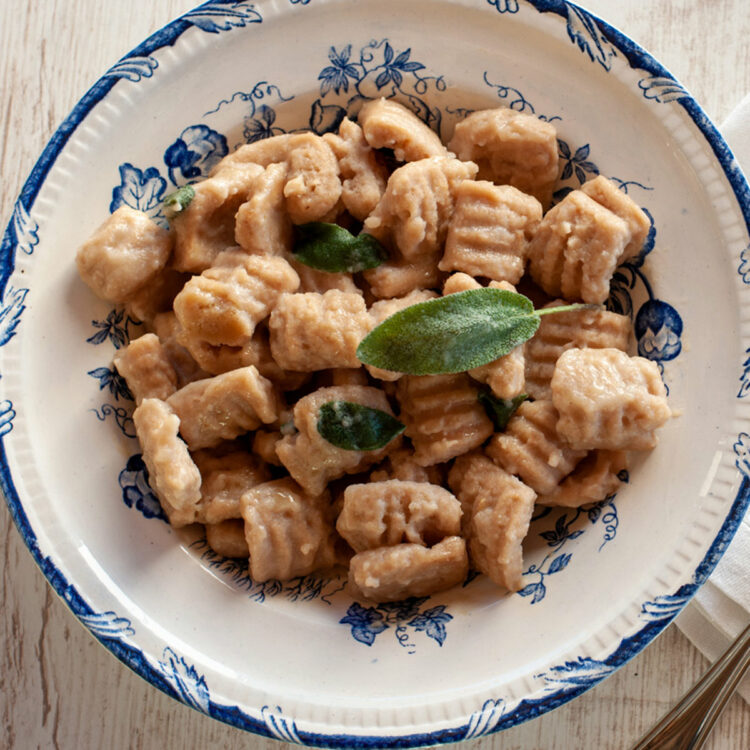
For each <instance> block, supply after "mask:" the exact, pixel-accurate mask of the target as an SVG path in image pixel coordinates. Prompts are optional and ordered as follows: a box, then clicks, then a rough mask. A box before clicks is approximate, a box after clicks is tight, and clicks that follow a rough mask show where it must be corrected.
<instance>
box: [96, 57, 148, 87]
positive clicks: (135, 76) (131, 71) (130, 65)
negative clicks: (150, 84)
mask: <svg viewBox="0 0 750 750" xmlns="http://www.w3.org/2000/svg"><path fill="white" fill-rule="evenodd" d="M158 67H159V61H158V60H156V59H155V58H153V57H149V56H146V57H137V56H135V57H126V58H124V59H122V60H120V62H118V63H115V64H114V65H113V66H112V67H111V68H110V69H109V70H108V71H107V72H106V73H105V74H104V76H103V78H126V79H127V80H128V81H132V82H133V83H137V82H138V81H140V80H141V79H142V78H151V76H152V75H153V74H154V71H155V70H156V69H157V68H158Z"/></svg>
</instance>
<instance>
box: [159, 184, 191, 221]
mask: <svg viewBox="0 0 750 750" xmlns="http://www.w3.org/2000/svg"><path fill="white" fill-rule="evenodd" d="M193 198H195V189H194V188H193V186H192V185H183V187H181V188H178V189H177V190H175V191H174V193H170V194H169V195H168V196H167V197H166V198H164V200H163V201H162V207H163V209H164V214H165V216H166V217H167V218H168V219H174V217H175V216H177V214H179V213H181V212H182V211H184V210H185V209H186V208H187V207H188V206H189V205H190V203H191V202H192V200H193Z"/></svg>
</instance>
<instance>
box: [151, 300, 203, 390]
mask: <svg viewBox="0 0 750 750" xmlns="http://www.w3.org/2000/svg"><path fill="white" fill-rule="evenodd" d="M151 328H152V329H153V331H154V333H155V334H156V335H157V336H158V337H159V341H160V342H161V345H162V347H163V349H164V353H165V354H166V355H167V359H169V362H170V364H171V365H172V367H174V371H175V373H176V374H177V387H178V389H179V388H182V387H183V386H185V385H187V384H188V383H194V382H195V381H196V380H203V378H207V377H210V375H211V373H209V372H207V371H206V370H204V369H203V368H201V366H200V365H199V364H198V363H197V362H196V361H195V359H194V358H193V355H192V354H190V352H189V351H188V350H187V349H186V348H185V347H184V346H183V345H182V344H181V343H180V342H179V336H180V331H181V330H182V327H181V326H180V321H179V320H177V316H176V315H175V314H174V312H172V311H171V310H170V311H169V312H164V313H158V314H157V315H155V316H154V319H153V321H152V322H151Z"/></svg>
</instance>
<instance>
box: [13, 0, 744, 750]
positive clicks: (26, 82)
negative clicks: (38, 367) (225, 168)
mask: <svg viewBox="0 0 750 750" xmlns="http://www.w3.org/2000/svg"><path fill="white" fill-rule="evenodd" d="M314 1H315V0H313V2H314ZM196 2H197V0H195V2H194V0H156V1H155V0H127V1H126V2H121V1H118V0H44V2H38V3H21V2H11V0H2V2H0V92H2V95H3V96H2V98H3V103H4V110H5V114H4V122H3V129H2V137H1V140H0V174H2V195H1V196H0V197H1V199H2V210H1V211H0V218H2V224H3V226H4V225H5V224H6V223H7V221H8V220H9V218H10V214H11V211H12V207H13V203H14V201H15V198H16V195H17V194H18V192H19V190H20V188H21V185H22V183H23V181H24V180H25V179H26V176H27V175H28V173H29V171H30V170H31V168H32V166H33V164H34V162H35V160H36V157H37V156H38V155H39V153H40V152H41V150H42V148H43V146H44V144H45V143H46V141H47V140H48V139H49V137H50V136H51V135H52V133H53V131H54V130H55V128H57V126H58V125H59V124H60V123H61V121H62V120H63V118H64V117H65V116H66V115H67V114H68V112H69V111H70V110H71V108H72V107H73V105H74V104H75V102H76V101H77V100H78V99H79V98H80V97H81V95H82V94H83V93H84V92H85V91H86V89H87V88H88V87H89V86H90V85H91V84H92V83H93V82H94V81H95V80H96V79H97V77H98V76H99V75H100V74H101V73H102V72H103V71H104V70H105V69H106V68H108V67H109V66H110V65H111V64H112V63H113V62H114V61H115V60H116V59H117V58H119V57H120V56H121V55H122V54H124V53H125V52H126V51H127V50H129V49H131V48H132V47H134V46H135V45H136V44H138V43H139V42H140V41H142V40H143V39H144V38H145V37H146V36H148V35H149V34H151V33H152V32H153V31H154V30H156V29H157V28H159V27H161V26H162V25H163V24H165V23H167V22H168V21H170V20H171V19H173V18H174V17H176V16H177V15H179V14H180V13H183V12H185V11H186V10H188V9H189V8H191V7H193V5H194V4H196ZM582 4H583V5H584V6H585V7H587V8H589V9H590V10H593V11H594V12H596V13H598V14H599V15H601V16H602V17H603V18H605V19H606V20H607V21H609V22H610V23H612V24H614V25H615V26H617V27H619V28H620V29H622V30H623V31H624V32H625V33H627V34H628V35H629V36H631V37H632V38H634V39H635V40H636V41H637V42H639V43H640V44H641V45H643V46H644V47H646V49H648V50H649V51H651V52H652V53H653V54H654V55H655V56H656V57H657V58H658V59H659V60H661V62H663V63H664V64H665V65H666V66H667V68H669V69H670V70H671V71H672V72H673V74H675V75H676V76H677V78H678V79H680V80H681V81H682V82H683V83H684V84H685V85H686V86H687V88H688V89H689V90H690V91H691V92H692V93H693V95H694V96H695V97H696V98H697V99H698V101H699V102H700V103H701V104H702V105H703V107H704V109H705V110H706V111H707V113H708V114H709V116H710V117H711V118H712V119H713V120H714V122H717V123H720V122H721V121H722V120H723V119H724V118H725V117H726V116H727V115H728V114H729V112H730V111H731V110H732V108H733V107H734V106H735V105H736V104H737V103H738V102H739V101H740V99H741V98H742V97H743V96H744V94H745V93H746V92H748V91H750V53H749V51H748V43H747V40H748V39H750V10H749V9H748V5H747V4H746V0H710V1H709V0H588V1H584V2H583V3H582ZM0 540H2V541H1V542H0V544H1V545H2V548H1V551H2V557H3V573H2V586H1V587H0V649H1V650H0V747H2V748H8V750H27V749H29V748H60V749H61V750H88V749H89V748H94V749H96V750H98V749H99V748H107V749H108V750H125V748H128V749H136V748H149V749H150V748H184V749H186V750H188V749H190V748H227V749H231V748H247V747H253V748H261V749H263V750H274V748H276V749H277V750H278V748H280V747H281V744H282V743H278V742H276V741H275V740H266V739H261V738H258V737H256V736H253V735H248V734H245V733H243V732H241V731H240V730H238V729H234V728H232V727H229V726H225V725H223V724H220V723H219V722H216V721H214V720H212V719H210V718H208V717H206V716H203V715H201V714H199V713H197V712H196V711H193V710H191V709H189V708H187V707H185V706H183V705H181V704H179V703H177V702H175V701H173V700H172V699H170V698H168V697H166V696H165V695H163V694H162V693H161V692H159V691H158V690H156V689H155V688H152V687H151V686H150V685H149V684H147V683H146V682H145V681H143V680H142V679H141V678H140V677H137V676H136V675H135V674H133V673H132V672H130V671H129V670H128V669H127V668H126V667H124V666H123V665H122V664H120V663H119V662H118V661H117V660H116V659H115V658H114V657H113V656H112V655H111V654H109V653H108V652H106V651H105V650H104V649H103V648H102V647H101V646H99V645H98V643H97V642H96V641H94V639H93V638H92V637H91V636H90V635H89V634H88V632H87V631H85V630H84V628H83V627H82V626H81V625H80V624H79V623H78V621H77V620H76V619H75V618H74V617H73V615H72V614H71V613H70V612H69V610H68V609H67V608H66V606H65V605H63V604H62V603H61V602H60V601H59V600H58V598H57V596H56V595H55V594H54V592H53V591H52V589H51V588H50V587H49V586H48V585H47V583H46V582H45V580H44V578H43V577H42V574H41V573H40V572H39V570H38V569H37V567H36V565H35V563H34V562H33V560H32V558H31V556H30V554H29V553H28V551H27V550H26V547H25V546H24V544H23V542H22V540H21V537H20V535H19V533H18V532H17V530H16V529H15V527H14V526H13V523H12V521H11V519H10V515H9V513H8V512H7V510H6V509H5V507H2V508H0ZM706 667H707V662H706V661H705V659H704V658H703V657H702V656H701V655H700V653H699V652H698V651H697V650H696V649H695V648H694V647H693V646H692V644H691V643H690V642H689V641H688V640H687V639H686V638H685V637H684V636H683V635H682V634H681V633H680V632H679V631H678V630H677V628H676V627H675V626H674V625H672V626H670V627H669V628H668V629H667V630H666V631H665V632H664V633H663V635H662V636H661V637H660V638H658V639H657V640H656V641H655V642H654V643H653V644H651V645H650V646H649V647H648V648H647V649H646V650H645V652H644V653H642V654H641V655H640V656H638V657H637V658H635V659H634V660H632V661H631V662H630V663H629V664H627V665H625V666H624V667H623V668H622V669H620V670H619V671H618V672H617V673H616V674H615V675H614V676H612V677H611V678H609V679H607V680H605V681H604V682H603V683H601V684H600V685H598V686H597V687H596V688H594V689H593V690H590V691H589V692H588V693H586V694H584V695H583V696H581V697H580V698H578V699H577V700H575V701H572V702H570V703H567V704H566V705H564V706H563V707H561V708H559V709H557V710H556V711H553V712H552V713H549V714H547V715H545V716H543V717H541V718H539V719H537V720H534V721H531V722H528V723H527V724H523V725H521V726H519V727H515V728H513V729H510V730H508V731H506V732H503V733H501V734H498V735H493V736H491V737H487V738H484V739H479V740H474V741H472V742H469V743H465V744H464V745H462V750H480V749H481V750H489V748H493V750H494V749H495V748H503V749H508V750H510V749H511V748H519V749H520V748H523V749H524V750H527V749H529V748H544V749H548V748H551V749H558V748H559V749H561V750H569V749H570V750H573V749H575V750H578V749H584V750H587V749H588V748H596V749H597V750H620V749H621V748H628V747H630V746H631V745H632V743H633V742H634V741H635V740H636V739H637V738H638V737H639V736H640V735H641V734H642V733H643V732H644V731H645V730H646V729H647V728H648V727H649V726H650V725H652V724H653V723H654V722H655V721H656V720H658V719H659V717H660V716H661V715H662V714H663V713H664V712H665V711H666V710H667V709H668V708H669V707H671V706H672V705H673V704H674V703H675V702H676V701H677V700H678V699H679V698H680V696H681V695H682V694H683V692H684V691H685V690H687V689H688V688H689V687H690V686H691V685H692V684H693V683H694V682H695V681H696V680H697V679H698V678H699V677H700V676H701V674H702V673H703V672H704V670H705V669H706ZM290 747H291V746H290ZM708 747H710V748H712V749H713V750H745V749H746V748H750V706H748V705H747V704H746V703H744V702H743V701H742V700H741V699H740V698H739V697H737V696H735V697H734V698H733V699H732V701H731V703H730V704H729V706H728V707H727V709H726V711H725V713H724V715H723V716H722V718H721V720H720V721H719V723H718V725H717V727H716V729H715V730H714V733H713V735H712V738H711V740H710V741H709V743H708Z"/></svg>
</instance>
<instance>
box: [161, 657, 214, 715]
mask: <svg viewBox="0 0 750 750" xmlns="http://www.w3.org/2000/svg"><path fill="white" fill-rule="evenodd" d="M157 669H158V670H159V671H160V672H161V674H162V675H163V677H164V679H165V680H166V681H167V682H168V683H169V684H170V686H171V687H172V689H173V690H174V691H175V693H177V695H178V696H179V698H180V700H181V701H183V702H184V703H185V704H187V705H188V706H190V707H191V708H195V709H197V710H198V711H202V712H203V713H205V714H207V713H209V712H210V704H211V700H210V697H209V694H208V687H207V686H206V679H205V678H204V677H203V675H199V674H198V672H197V671H196V669H195V667H194V666H192V665H189V664H188V663H187V662H186V661H185V659H183V658H182V657H181V656H177V654H176V653H175V652H174V651H172V649H171V648H169V646H167V647H166V648H165V649H164V652H163V654H162V660H161V661H160V662H159V663H158V664H157Z"/></svg>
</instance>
